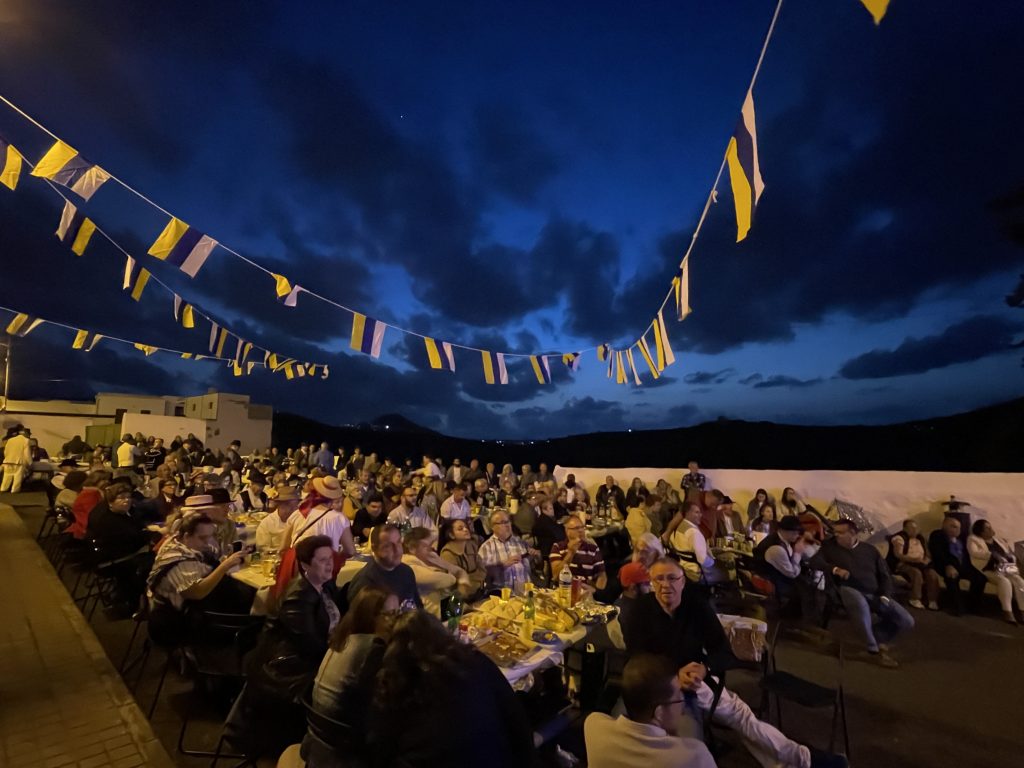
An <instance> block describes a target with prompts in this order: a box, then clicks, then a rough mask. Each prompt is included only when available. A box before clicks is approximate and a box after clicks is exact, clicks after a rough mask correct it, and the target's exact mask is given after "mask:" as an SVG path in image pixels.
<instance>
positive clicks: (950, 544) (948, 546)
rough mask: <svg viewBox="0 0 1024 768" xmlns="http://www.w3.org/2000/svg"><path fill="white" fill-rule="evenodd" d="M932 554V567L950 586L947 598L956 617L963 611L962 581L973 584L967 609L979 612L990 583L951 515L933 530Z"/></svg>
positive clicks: (957, 523) (948, 586)
mask: <svg viewBox="0 0 1024 768" xmlns="http://www.w3.org/2000/svg"><path fill="white" fill-rule="evenodd" d="M928 551H929V553H930V554H931V557H932V568H934V569H935V571H936V572H937V573H938V574H939V576H940V577H941V578H942V579H943V581H944V582H945V583H946V597H947V599H948V600H949V605H950V610H951V611H952V612H953V614H954V615H956V616H959V615H960V614H961V613H962V612H963V599H962V595H961V593H960V580H961V579H967V580H968V581H969V582H970V592H968V602H967V607H968V608H969V609H970V610H971V611H972V612H975V613H977V611H978V610H979V607H980V603H981V596H982V595H983V594H984V592H985V585H986V584H987V583H988V580H987V579H986V578H985V575H984V574H983V573H981V571H979V570H978V569H977V568H975V567H974V566H973V565H971V556H970V553H969V552H968V551H967V546H966V544H964V542H963V540H962V539H961V538H960V521H959V520H957V519H956V518H955V517H953V516H952V515H947V516H946V517H945V518H944V519H943V521H942V527H941V528H939V529H938V530H935V531H932V533H931V536H929V537H928Z"/></svg>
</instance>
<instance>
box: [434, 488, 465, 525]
mask: <svg viewBox="0 0 1024 768" xmlns="http://www.w3.org/2000/svg"><path fill="white" fill-rule="evenodd" d="M440 514H441V517H442V518H444V519H445V520H469V518H470V509H469V502H468V501H466V485H465V483H456V484H455V485H453V486H452V495H451V496H449V497H448V498H447V499H445V500H444V501H443V502H442V503H441V512H440Z"/></svg>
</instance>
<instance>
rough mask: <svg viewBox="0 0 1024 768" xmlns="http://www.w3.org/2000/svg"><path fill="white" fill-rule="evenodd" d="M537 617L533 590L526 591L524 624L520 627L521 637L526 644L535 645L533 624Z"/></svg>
mask: <svg viewBox="0 0 1024 768" xmlns="http://www.w3.org/2000/svg"><path fill="white" fill-rule="evenodd" d="M536 618H537V606H536V603H534V601H533V590H532V589H531V590H529V591H527V593H526V603H525V605H524V606H523V624H522V626H521V627H520V628H519V639H520V640H522V641H523V643H525V644H526V645H533V625H534V621H535V620H536Z"/></svg>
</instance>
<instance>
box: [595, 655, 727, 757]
mask: <svg viewBox="0 0 1024 768" xmlns="http://www.w3.org/2000/svg"><path fill="white" fill-rule="evenodd" d="M676 672H677V671H676V666H675V664H673V663H672V661H671V660H670V659H668V658H666V657H664V656H655V655H653V654H639V655H637V656H634V657H633V658H631V659H630V660H629V661H628V662H627V663H626V666H625V668H624V669H623V671H622V701H623V704H624V705H625V707H626V714H625V715H619V717H617V718H613V717H610V716H609V715H606V714H604V713H601V712H594V713H592V714H591V715H589V716H588V717H587V720H586V722H585V723H584V725H583V736H584V739H585V741H586V744H587V759H588V761H589V762H588V764H589V765H590V767H591V768H634V767H635V766H638V765H642V766H645V768H714V765H715V760H714V758H713V757H712V756H711V753H710V752H709V751H708V748H707V747H706V746H705V745H704V743H703V742H702V741H700V739H698V738H694V735H693V730H694V728H693V726H694V721H693V720H692V719H691V718H688V717H686V716H685V714H684V712H683V702H684V697H683V692H682V689H681V688H680V687H679V676H678V675H677V673H676Z"/></svg>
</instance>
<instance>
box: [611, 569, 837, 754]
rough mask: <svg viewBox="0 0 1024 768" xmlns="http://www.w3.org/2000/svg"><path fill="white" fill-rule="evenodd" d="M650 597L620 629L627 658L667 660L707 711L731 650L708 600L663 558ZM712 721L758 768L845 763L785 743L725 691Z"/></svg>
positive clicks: (654, 571)
mask: <svg viewBox="0 0 1024 768" xmlns="http://www.w3.org/2000/svg"><path fill="white" fill-rule="evenodd" d="M650 574H651V585H652V587H653V589H654V591H653V592H652V593H651V594H647V595H641V596H640V597H638V598H636V604H635V606H634V608H633V609H632V610H631V611H630V612H629V619H628V621H627V623H625V624H624V625H623V633H624V635H625V639H626V650H627V652H628V653H629V655H630V657H631V658H632V657H633V656H635V655H637V654H644V653H651V654H657V655H661V656H666V657H668V659H669V660H670V661H671V662H672V663H673V665H674V666H675V667H676V669H677V670H678V676H679V682H680V686H681V688H682V690H683V693H684V695H685V696H686V698H687V699H688V700H690V701H692V702H693V706H696V707H697V708H698V709H700V710H701V711H702V712H707V711H708V710H709V709H710V708H711V704H712V701H713V699H714V694H713V693H712V691H711V688H710V687H708V685H707V684H706V683H705V682H704V679H705V677H706V676H707V675H708V673H709V671H710V672H712V673H714V672H715V671H716V670H723V669H725V668H726V667H727V666H728V665H729V664H730V663H731V661H732V659H733V655H732V650H731V649H730V647H729V641H728V639H726V636H725V631H724V630H723V629H722V625H721V623H720V622H719V620H718V616H717V615H716V614H715V611H714V609H713V608H712V607H711V604H710V603H709V602H708V600H707V598H705V597H704V595H703V594H702V593H701V592H699V591H698V590H694V589H692V588H689V589H687V588H686V582H687V579H686V577H685V575H684V574H683V570H682V568H681V567H680V565H679V563H677V562H676V561H675V560H672V559H671V558H667V557H666V558H661V559H660V560H658V561H656V562H655V563H654V565H652V566H651V570H650ZM714 720H715V722H716V723H719V724H721V725H724V726H726V727H728V728H731V729H732V730H734V731H736V732H737V733H739V734H740V735H741V736H742V737H743V741H744V744H745V745H746V746H747V748H748V749H749V750H751V751H752V752H753V753H754V755H755V757H757V759H758V762H760V763H761V764H762V765H771V764H782V765H787V766H801V768H809V767H816V766H823V767H824V766H845V765H846V764H847V763H846V759H845V758H843V757H841V756H838V755H829V754H825V753H820V752H817V751H815V750H811V749H809V748H808V747H805V746H803V745H802V744H797V743H796V742H795V741H792V740H790V739H787V738H786V737H785V736H784V735H783V734H782V733H781V732H780V731H779V730H778V729H777V728H775V727H773V726H771V725H769V724H768V723H765V722H762V721H760V720H758V719H757V717H755V716H754V713H753V712H752V711H751V709H750V707H748V706H747V705H746V704H745V703H744V702H743V700H742V699H741V698H740V697H739V696H737V695H736V694H734V693H733V692H732V691H730V690H729V689H728V688H723V690H722V694H721V696H720V697H719V701H718V706H717V708H716V709H715V716H714Z"/></svg>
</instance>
